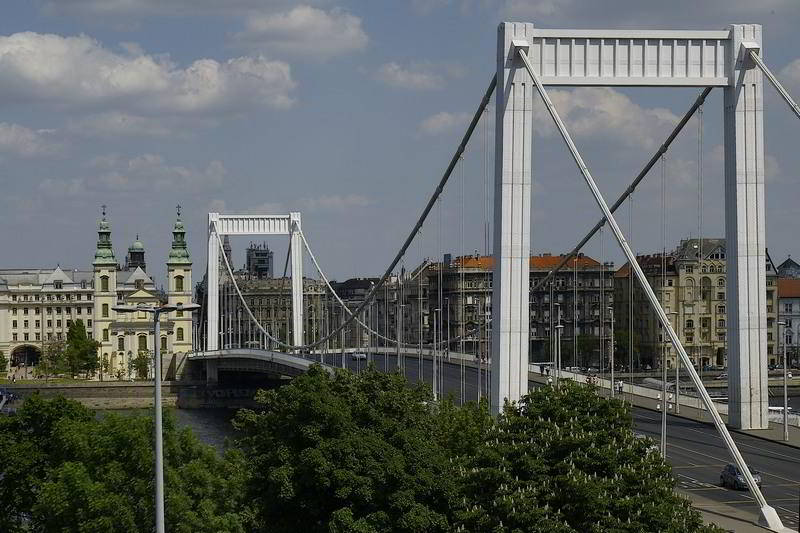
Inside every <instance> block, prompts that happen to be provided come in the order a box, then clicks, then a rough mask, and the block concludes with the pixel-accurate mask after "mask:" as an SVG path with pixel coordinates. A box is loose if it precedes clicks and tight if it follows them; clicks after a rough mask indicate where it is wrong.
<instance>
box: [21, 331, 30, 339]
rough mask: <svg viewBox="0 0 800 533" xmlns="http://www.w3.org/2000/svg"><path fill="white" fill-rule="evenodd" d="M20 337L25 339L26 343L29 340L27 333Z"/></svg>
mask: <svg viewBox="0 0 800 533" xmlns="http://www.w3.org/2000/svg"><path fill="white" fill-rule="evenodd" d="M22 335H23V337H24V338H25V340H26V341H27V340H30V339H29V338H28V334H27V333H23V334H22Z"/></svg>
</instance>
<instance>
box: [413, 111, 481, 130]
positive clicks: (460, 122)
mask: <svg viewBox="0 0 800 533" xmlns="http://www.w3.org/2000/svg"><path fill="white" fill-rule="evenodd" d="M469 119H470V115H469V113H448V112H447V111H440V112H439V113H436V114H435V115H431V116H429V117H428V118H426V119H425V120H423V121H422V122H420V124H419V131H420V133H424V134H426V135H439V134H441V133H446V132H448V131H451V130H453V129H455V128H457V127H460V126H464V125H466V124H467V123H468V122H469Z"/></svg>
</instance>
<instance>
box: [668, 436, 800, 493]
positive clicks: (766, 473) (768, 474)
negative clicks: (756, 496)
mask: <svg viewBox="0 0 800 533" xmlns="http://www.w3.org/2000/svg"><path fill="white" fill-rule="evenodd" d="M667 446H672V447H673V448H678V449H679V450H683V451H686V452H689V453H694V454H697V455H702V456H703V457H708V458H709V459H714V460H715V461H725V459H720V458H719V457H715V456H713V455H709V454H707V453H703V452H698V451H697V450H692V449H691V448H684V447H683V446H678V445H677V444H670V443H669V442H667ZM760 472H761V473H762V474H764V475H767V476H772V477H774V478H777V479H782V480H783V481H788V482H789V483H792V484H796V485H800V481H797V480H794V479H789V478H785V477H782V476H779V475H777V474H771V473H769V472H766V471H764V470H761V471H760Z"/></svg>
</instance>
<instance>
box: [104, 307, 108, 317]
mask: <svg viewBox="0 0 800 533" xmlns="http://www.w3.org/2000/svg"><path fill="white" fill-rule="evenodd" d="M103 317H104V318H108V304H103Z"/></svg>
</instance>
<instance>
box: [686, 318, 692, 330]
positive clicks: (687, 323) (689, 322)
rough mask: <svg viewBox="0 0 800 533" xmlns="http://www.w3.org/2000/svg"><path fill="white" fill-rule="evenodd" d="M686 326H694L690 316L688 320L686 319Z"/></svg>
mask: <svg viewBox="0 0 800 533" xmlns="http://www.w3.org/2000/svg"><path fill="white" fill-rule="evenodd" d="M686 327H687V328H693V327H694V320H692V319H691V318H690V319H688V320H687V321H686Z"/></svg>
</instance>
